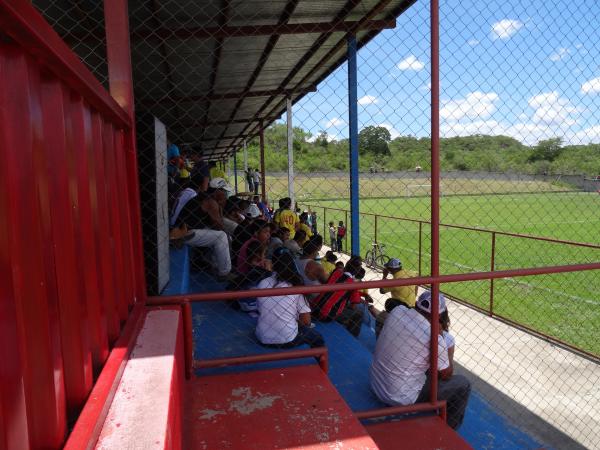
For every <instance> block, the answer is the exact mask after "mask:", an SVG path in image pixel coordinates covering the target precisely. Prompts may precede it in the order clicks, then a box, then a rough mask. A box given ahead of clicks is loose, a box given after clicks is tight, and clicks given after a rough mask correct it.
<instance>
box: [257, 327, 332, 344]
mask: <svg viewBox="0 0 600 450" xmlns="http://www.w3.org/2000/svg"><path fill="white" fill-rule="evenodd" d="M302 344H308V345H309V346H310V348H315V347H325V341H324V340H323V336H321V333H319V332H318V331H316V330H315V329H314V328H309V327H305V326H304V325H298V334H297V335H296V337H295V338H294V339H293V340H292V341H290V342H286V343H285V344H262V345H264V346H265V347H270V348H292V347H298V346H299V345H302Z"/></svg>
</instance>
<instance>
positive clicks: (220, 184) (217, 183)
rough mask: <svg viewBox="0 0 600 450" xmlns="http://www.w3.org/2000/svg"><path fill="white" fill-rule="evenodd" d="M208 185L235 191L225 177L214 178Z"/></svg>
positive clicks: (230, 191)
mask: <svg viewBox="0 0 600 450" xmlns="http://www.w3.org/2000/svg"><path fill="white" fill-rule="evenodd" d="M208 186H209V187H211V188H213V189H223V190H224V191H227V192H229V193H230V194H231V193H232V192H233V188H232V187H231V186H230V185H229V183H228V182H227V181H225V180H224V179H223V178H213V179H212V180H210V183H209V184H208Z"/></svg>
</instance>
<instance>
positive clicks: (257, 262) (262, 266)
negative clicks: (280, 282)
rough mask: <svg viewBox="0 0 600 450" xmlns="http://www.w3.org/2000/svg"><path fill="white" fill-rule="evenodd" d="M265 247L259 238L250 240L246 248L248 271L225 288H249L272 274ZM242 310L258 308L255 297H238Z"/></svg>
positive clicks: (239, 275)
mask: <svg viewBox="0 0 600 450" xmlns="http://www.w3.org/2000/svg"><path fill="white" fill-rule="evenodd" d="M266 252H267V247H266V245H264V244H263V243H262V242H260V241H259V240H251V241H250V243H249V244H248V247H247V249H246V255H247V261H248V269H249V270H248V272H247V273H245V274H242V273H240V274H238V276H237V277H236V278H235V279H234V280H233V281H232V282H231V283H229V285H228V286H227V289H226V290H232V291H233V290H235V291H238V290H242V289H251V288H254V287H256V285H257V284H258V283H259V282H260V281H262V280H264V279H265V278H267V277H270V276H271V275H272V272H271V263H270V261H267V260H266V259H265V254H266ZM234 304H235V305H238V306H239V307H240V308H241V310H242V311H244V312H253V311H257V310H258V306H257V301H256V298H245V299H239V300H238V301H237V303H234Z"/></svg>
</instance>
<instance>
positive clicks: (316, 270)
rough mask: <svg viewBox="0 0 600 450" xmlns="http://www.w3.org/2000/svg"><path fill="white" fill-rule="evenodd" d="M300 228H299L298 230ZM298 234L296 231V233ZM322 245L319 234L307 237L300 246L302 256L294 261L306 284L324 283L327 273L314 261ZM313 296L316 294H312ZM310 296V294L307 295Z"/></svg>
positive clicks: (327, 276)
mask: <svg viewBox="0 0 600 450" xmlns="http://www.w3.org/2000/svg"><path fill="white" fill-rule="evenodd" d="M300 231H302V230H299V232H300ZM296 234H298V233H296ZM321 247H323V238H322V237H321V236H313V237H311V238H310V239H308V240H307V241H306V242H305V243H304V246H303V247H302V256H301V257H300V259H299V260H298V261H297V262H296V265H297V267H298V272H300V275H301V276H302V279H303V280H304V284H305V285H306V286H312V285H315V284H326V283H327V279H328V278H329V275H328V274H327V272H325V269H324V268H323V266H322V265H321V264H319V263H318V262H316V261H315V258H316V257H317V255H318V254H319V252H320V251H321ZM312 296H313V297H314V296H316V294H313V295H312ZM308 297H309V298H310V296H308Z"/></svg>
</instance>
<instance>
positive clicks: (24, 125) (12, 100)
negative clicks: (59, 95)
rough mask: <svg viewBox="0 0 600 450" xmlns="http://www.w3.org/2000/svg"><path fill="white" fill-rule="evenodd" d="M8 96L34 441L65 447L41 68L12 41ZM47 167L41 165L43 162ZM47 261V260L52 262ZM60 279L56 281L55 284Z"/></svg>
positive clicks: (6, 126)
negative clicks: (40, 179)
mask: <svg viewBox="0 0 600 450" xmlns="http://www.w3.org/2000/svg"><path fill="white" fill-rule="evenodd" d="M2 56H3V61H2V62H3V66H4V69H3V70H4V72H3V86H10V90H5V91H4V93H3V97H2V103H3V104H2V108H1V110H2V113H3V114H4V117H3V118H2V127H3V142H2V151H3V156H4V158H3V164H5V165H6V166H8V167H9V168H10V170H9V171H8V173H7V177H6V180H5V182H6V183H7V188H8V192H7V193H8V200H9V201H8V204H7V205H6V206H7V210H6V211H4V212H3V213H5V214H6V217H7V219H8V221H9V223H10V240H9V242H8V251H9V252H10V258H11V260H10V261H11V262H10V265H11V269H12V283H13V295H14V300H15V306H16V308H15V311H16V319H17V320H16V324H17V329H18V339H17V341H16V342H15V341H13V342H12V344H13V345H14V346H18V347H19V351H20V354H21V361H20V362H21V364H22V368H23V369H22V371H23V375H24V385H25V396H26V410H27V419H28V433H29V441H30V445H31V446H32V447H36V448H39V447H58V446H60V445H61V443H62V442H63V440H64V437H65V433H66V413H65V395H64V385H63V368H62V367H63V362H62V355H61V349H60V345H59V344H60V338H59V336H58V335H57V332H58V330H59V324H58V310H57V307H56V306H57V305H56V304H53V303H52V295H49V292H48V286H49V281H48V279H47V269H49V268H47V267H44V262H45V261H46V257H47V255H45V254H44V242H43V234H42V224H41V221H42V215H41V214H40V208H39V206H40V203H39V197H38V191H37V185H36V178H35V175H36V173H35V171H34V169H35V167H34V164H33V161H34V156H35V155H37V154H39V152H40V151H41V150H40V147H42V146H43V145H44V144H43V134H42V133H43V123H42V116H41V109H40V99H39V95H38V94H39V91H38V89H39V75H38V69H37V67H36V66H35V65H34V64H33V63H32V62H30V61H28V60H27V58H26V57H25V56H24V55H23V54H22V52H21V51H20V50H19V49H18V48H16V47H13V48H10V47H9V46H7V45H6V46H4V47H3V50H2ZM37 168H38V169H39V167H37ZM46 262H47V261H46ZM51 285H52V283H50V286H51Z"/></svg>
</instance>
